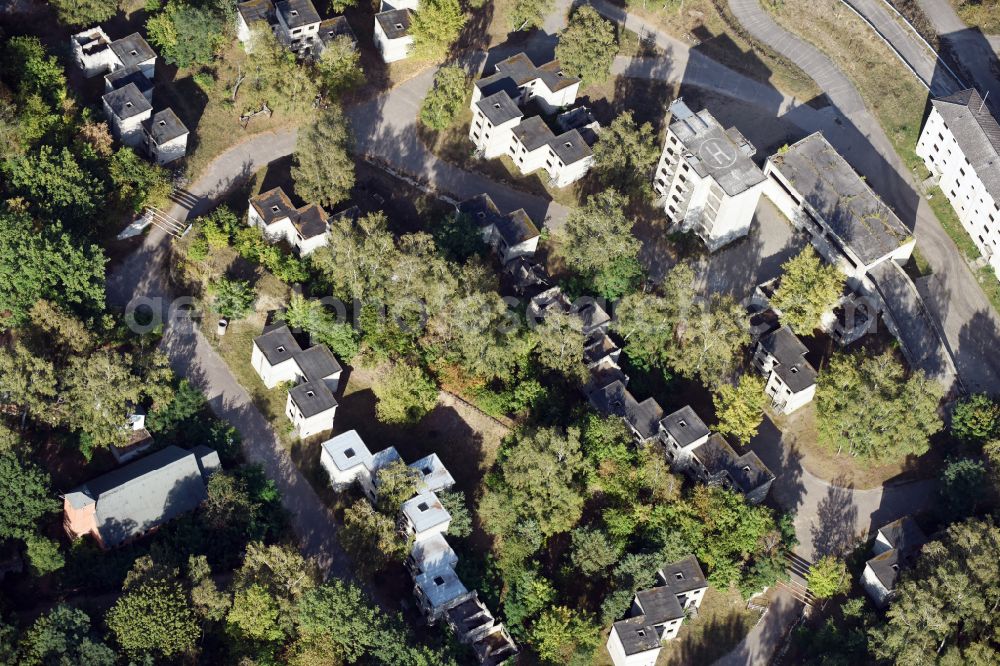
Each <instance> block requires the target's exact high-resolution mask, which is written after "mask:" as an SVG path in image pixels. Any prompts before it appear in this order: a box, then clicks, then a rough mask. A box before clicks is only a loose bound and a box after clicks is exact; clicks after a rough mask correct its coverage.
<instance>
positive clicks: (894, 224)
mask: <svg viewBox="0 0 1000 666" xmlns="http://www.w3.org/2000/svg"><path fill="white" fill-rule="evenodd" d="M769 159H770V160H771V163H772V164H773V165H774V166H775V167H776V168H777V169H778V171H780V172H781V175H782V176H784V177H785V179H786V180H788V182H789V183H791V185H792V187H794V188H795V189H796V190H797V191H798V193H799V194H801V195H802V197H803V198H804V199H805V201H806V203H808V204H809V205H810V206H812V207H813V208H814V209H815V210H816V211H817V212H818V213H819V215H820V216H821V217H822V218H823V221H824V222H825V223H826V224H827V226H829V227H830V229H831V230H832V231H833V233H834V234H835V235H836V236H837V238H838V239H839V242H840V243H841V244H842V245H845V246H846V247H848V248H850V249H851V250H852V251H853V252H854V253H855V254H856V255H857V256H858V257H859V258H860V259H861V261H863V262H864V263H865V265H866V266H867V265H869V264H871V263H873V262H875V261H876V260H878V259H880V258H882V257H884V256H885V255H887V254H889V253H890V252H892V251H893V250H895V249H897V248H898V247H900V246H901V245H903V244H904V243H906V242H908V241H909V240H910V239H911V238H912V234H911V233H910V230H909V229H907V228H906V225H905V224H903V223H902V222H901V221H900V219H899V218H898V217H896V214H895V213H894V212H892V209H890V208H889V207H888V206H886V205H885V204H884V203H883V202H882V200H881V199H879V197H878V195H876V194H875V192H873V191H872V189H871V188H870V187H868V184H867V183H866V182H865V181H864V180H863V179H862V178H861V176H859V175H858V174H857V173H856V172H855V171H854V169H852V168H851V165H850V164H848V163H847V160H845V159H844V158H843V157H841V155H840V153H838V152H837V151H836V150H834V148H833V146H831V145H830V143H829V142H828V141H827V140H826V137H824V136H823V135H822V134H821V133H819V132H816V133H814V134H810V135H809V136H807V137H806V138H804V139H802V140H801V141H799V142H798V143H795V144H792V145H791V146H789V147H788V149H787V150H786V151H784V152H780V153H777V154H775V155H772V156H771V157H770V158H769Z"/></svg>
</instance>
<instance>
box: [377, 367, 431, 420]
mask: <svg viewBox="0 0 1000 666" xmlns="http://www.w3.org/2000/svg"><path fill="white" fill-rule="evenodd" d="M372 391H373V392H374V393H375V397H376V398H378V404H376V405H375V414H376V416H378V419H379V420H380V421H382V422H384V423H417V422H418V421H420V420H421V419H422V418H424V416H426V415H427V413H428V412H430V411H431V410H432V409H434V406H435V405H437V401H438V388H437V385H436V384H435V383H434V380H433V379H431V378H430V377H429V376H427V373H426V372H424V371H423V370H422V369H421V368H419V367H417V366H415V365H410V364H409V363H402V362H401V363H393V364H392V365H391V366H390V367H389V368H388V370H385V371H383V372H382V373H380V375H379V376H378V378H377V379H376V380H375V383H374V384H373V385H372Z"/></svg>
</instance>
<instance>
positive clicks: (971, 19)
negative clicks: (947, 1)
mask: <svg viewBox="0 0 1000 666" xmlns="http://www.w3.org/2000/svg"><path fill="white" fill-rule="evenodd" d="M951 4H952V6H953V7H954V8H955V11H956V12H958V15H959V17H960V18H961V19H962V21H964V22H965V23H966V24H967V25H969V26H970V27H973V28H979V29H980V30H982V31H983V32H985V33H986V34H988V35H992V34H1000V6H998V5H997V3H996V2H989V0H986V1H985V2H984V1H983V0H978V1H973V0H951Z"/></svg>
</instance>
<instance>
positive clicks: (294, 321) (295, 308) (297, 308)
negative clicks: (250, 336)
mask: <svg viewBox="0 0 1000 666" xmlns="http://www.w3.org/2000/svg"><path fill="white" fill-rule="evenodd" d="M278 317H279V318H280V319H281V320H282V321H285V322H287V323H288V325H289V326H291V327H292V328H301V329H302V330H304V331H306V332H307V333H309V338H310V339H311V340H313V341H315V342H316V343H318V344H324V345H326V346H327V347H329V348H330V350H331V351H332V352H333V353H334V354H335V355H336V356H337V358H339V359H341V360H343V361H348V362H349V361H350V360H351V359H352V358H354V357H355V356H357V354H358V334H357V331H355V330H354V327H353V326H352V325H351V323H350V322H347V321H337V315H336V313H334V312H331V311H329V310H327V309H326V308H325V307H323V304H322V303H321V302H320V301H314V300H309V299H307V298H305V297H303V296H301V295H300V294H296V293H293V294H292V297H291V300H289V302H288V308H287V309H286V310H285V311H284V312H281V313H278Z"/></svg>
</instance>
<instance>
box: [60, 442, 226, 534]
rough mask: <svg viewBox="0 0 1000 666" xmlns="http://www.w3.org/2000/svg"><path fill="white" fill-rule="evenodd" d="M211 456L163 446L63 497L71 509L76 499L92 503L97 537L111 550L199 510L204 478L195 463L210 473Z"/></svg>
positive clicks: (206, 451) (204, 450)
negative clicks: (99, 535) (93, 504)
mask: <svg viewBox="0 0 1000 666" xmlns="http://www.w3.org/2000/svg"><path fill="white" fill-rule="evenodd" d="M211 453H214V452H212V450H211V449H209V448H208V447H199V448H198V449H197V450H195V451H188V450H185V449H182V448H179V447H177V446H168V447H166V448H164V449H162V450H160V451H157V452H156V453H152V454H150V455H148V456H146V457H144V458H140V459H139V460H136V461H135V462H133V463H129V464H128V465H125V466H123V467H120V468H118V469H116V470H113V471H111V472H108V473H107V474H103V475H101V476H99V477H97V478H95V479H91V480H90V481H88V482H87V483H85V484H83V485H82V486H80V487H79V488H77V489H75V490H74V491H72V492H71V493H70V494H68V495H67V497H69V496H73V499H71V500H70V501H71V503H72V504H74V506H76V501H77V500H80V499H82V498H81V497H80V495H83V496H86V497H90V498H92V499H93V500H94V501H96V502H97V510H96V515H97V529H98V532H100V534H101V539H102V540H103V541H104V543H105V545H107V546H115V545H118V544H120V543H122V542H123V541H126V540H127V539H129V538H130V537H132V536H137V535H139V534H142V533H144V532H147V531H149V530H150V529H152V528H153V527H156V526H158V525H161V524H163V523H165V522H167V521H169V520H171V519H172V518H175V517H176V516H179V515H181V514H183V513H187V512H188V511H191V510H193V509H194V508H195V507H197V506H198V505H199V504H201V502H202V501H203V500H204V499H205V497H206V492H205V478H206V477H205V475H203V473H202V471H201V465H200V464H199V460H201V461H204V462H203V464H204V466H205V467H206V468H211V467H213V460H212V456H211V455H210V454H211ZM214 466H215V467H217V466H218V465H217V458H216V459H215V462H214ZM206 472H210V470H209V469H206Z"/></svg>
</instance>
